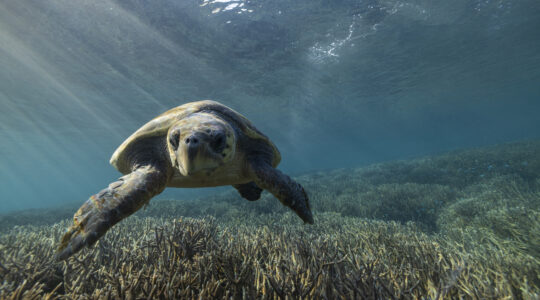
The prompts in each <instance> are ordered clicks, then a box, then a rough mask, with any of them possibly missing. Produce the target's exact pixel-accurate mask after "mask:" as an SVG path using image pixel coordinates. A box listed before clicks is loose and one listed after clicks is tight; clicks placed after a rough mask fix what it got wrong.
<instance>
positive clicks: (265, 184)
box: [252, 160, 313, 224]
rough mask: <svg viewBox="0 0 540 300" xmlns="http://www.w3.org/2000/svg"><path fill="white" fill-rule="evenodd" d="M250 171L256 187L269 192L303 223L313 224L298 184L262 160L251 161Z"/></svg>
mask: <svg viewBox="0 0 540 300" xmlns="http://www.w3.org/2000/svg"><path fill="white" fill-rule="evenodd" d="M252 170H253V173H254V174H255V176H256V180H255V182H256V183H257V185H258V186H260V187H261V188H263V189H265V190H267V191H269V192H270V193H272V195H274V196H275V197H276V198H278V199H279V201H280V202H281V203H282V204H283V205H285V206H287V207H290V208H291V209H292V210H294V212H295V213H296V214H297V215H298V216H299V217H300V218H301V219H302V220H303V221H304V222H305V223H309V224H313V215H312V214H311V209H310V207H309V198H308V196H307V193H306V191H305V190H304V188H303V187H302V186H301V185H300V184H299V183H298V182H296V181H294V180H293V179H292V178H290V177H289V176H287V175H286V174H283V173H282V172H281V171H279V170H277V169H274V168H272V166H270V165H269V164H268V163H266V162H264V161H263V160H255V161H253V162H252Z"/></svg>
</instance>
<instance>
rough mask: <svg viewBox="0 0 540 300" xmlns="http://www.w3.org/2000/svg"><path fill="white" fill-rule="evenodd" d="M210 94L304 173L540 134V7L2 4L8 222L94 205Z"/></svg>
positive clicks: (1, 176)
mask: <svg viewBox="0 0 540 300" xmlns="http://www.w3.org/2000/svg"><path fill="white" fill-rule="evenodd" d="M199 99H213V100H217V101H220V102H222V103H224V104H226V105H228V106H230V107H232V108H234V109H236V110H237V111H239V112H241V113H242V114H244V115H245V116H246V117H248V118H249V119H251V120H252V121H253V122H254V124H255V125H256V126H257V127H258V128H259V129H260V130H261V131H263V132H264V133H266V134H267V135H268V136H269V137H270V138H271V139H272V140H273V141H274V142H275V143H276V144H277V146H278V147H279V148H280V150H281V152H282V156H283V161H282V164H281V165H280V168H281V169H282V170H285V171H287V172H288V173H290V174H293V175H294V174H300V173H305V172H309V171H312V170H320V169H331V168H338V167H345V166H347V167H348V166H362V165H366V164H369V163H373V162H379V161H387V160H393V159H402V158H409V157H418V156H422V155H425V154H431V153H439V152H443V151H447V150H450V149H456V148H467V147H471V146H478V145H490V144H496V143H501V142H509V141H516V140H521V139H528V138H539V137H540V115H539V112H540V3H539V2H538V1H537V0H521V1H502V0H499V1H491V0H487V1H485V0H484V1H474V0H473V1H471V0H467V1H466V0H455V1H446V0H445V1H443V0H436V1H429V0H424V1H422V0H418V1H393V0H388V1H376V0H366V1H313V0H300V1H283V0H279V1H276V0H272V1H270V0H264V1H257V0H253V1H226V0H218V1H213V2H212V1H200V0H199V1H187V0H182V1H178V0H176V1H172V0H171V1H166V0H162V1H142V0H139V1H110V0H107V1H105V0H94V1H68V0H58V1H53V0H33V1H32V0H17V1H14V0H4V1H0V212H6V211H11V210H17V209H25V208H36V207H51V206H55V205H61V204H62V203H67V202H79V203H82V202H83V201H84V200H86V199H87V198H88V196H89V195H92V194H94V193H96V192H98V191H99V190H100V189H102V188H103V187H105V186H106V185H107V184H108V183H109V182H111V181H112V180H114V179H116V178H117V177H118V176H119V173H118V172H117V171H116V170H115V169H114V168H113V167H111V166H109V165H108V160H109V157H110V155H111V154H112V152H113V151H114V149H115V148H116V147H117V146H118V145H119V144H120V143H121V142H122V141H123V140H124V139H125V138H126V137H127V136H129V135H130V134H131V133H132V132H133V131H135V130H136V129H137V128H139V127H140V126H141V125H143V124H144V123H146V122H147V121H148V120H150V119H151V118H153V117H154V116H156V115H158V114H160V113H162V112H163V111H165V110H167V109H169V108H171V107H175V106H177V105H180V104H182V103H185V102H189V101H193V100H199ZM204 192H205V190H202V189H197V190H187V191H186V190H172V189H169V190H168V191H167V192H166V193H164V194H163V195H161V197H180V196H181V195H189V196H197V195H200V194H201V193H204Z"/></svg>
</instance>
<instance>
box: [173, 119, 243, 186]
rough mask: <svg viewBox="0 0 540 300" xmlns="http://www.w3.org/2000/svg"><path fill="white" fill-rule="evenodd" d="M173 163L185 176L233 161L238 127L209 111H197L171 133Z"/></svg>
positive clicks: (175, 126) (182, 120)
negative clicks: (233, 126) (235, 128)
mask: <svg viewBox="0 0 540 300" xmlns="http://www.w3.org/2000/svg"><path fill="white" fill-rule="evenodd" d="M167 148H168V150H169V156H170V159H171V163H172V165H173V166H174V167H175V168H178V170H179V171H180V173H181V174H182V175H184V176H190V175H193V174H194V173H197V172H198V171H202V170H212V169H215V168H217V167H219V166H220V165H222V164H224V163H226V162H228V161H230V160H231V159H232V158H233V157H234V153H235V150H236V135H235V132H234V129H233V128H232V126H231V125H229V124H228V123H227V122H225V121H224V120H222V119H220V118H218V117H217V116H215V115H212V114H209V113H195V114H192V115H191V116H189V117H187V118H184V119H181V120H179V121H178V122H176V123H175V124H174V125H173V126H171V128H170V129H169V132H168V134H167Z"/></svg>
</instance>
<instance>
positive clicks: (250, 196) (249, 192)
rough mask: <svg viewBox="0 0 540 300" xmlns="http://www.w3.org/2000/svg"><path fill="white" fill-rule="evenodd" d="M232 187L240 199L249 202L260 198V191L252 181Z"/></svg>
mask: <svg viewBox="0 0 540 300" xmlns="http://www.w3.org/2000/svg"><path fill="white" fill-rule="evenodd" d="M233 187H234V188H235V189H237V190H238V192H239V193H240V195H241V196H242V197H244V198H245V199H247V200H249V201H255V200H259V198H261V193H262V189H261V188H260V187H258V186H257V185H256V184H255V182H253V181H252V182H248V183H243V184H235V185H233Z"/></svg>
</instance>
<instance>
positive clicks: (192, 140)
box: [186, 137, 199, 145]
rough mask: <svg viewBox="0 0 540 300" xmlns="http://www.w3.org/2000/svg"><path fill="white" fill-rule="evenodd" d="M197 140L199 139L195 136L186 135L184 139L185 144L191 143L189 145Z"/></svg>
mask: <svg viewBox="0 0 540 300" xmlns="http://www.w3.org/2000/svg"><path fill="white" fill-rule="evenodd" d="M198 142H199V140H198V139H197V138H195V137H188V138H187V139H186V144H191V145H195V144H197V143H198Z"/></svg>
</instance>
